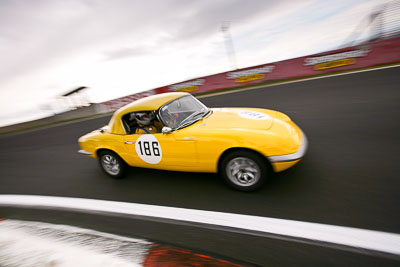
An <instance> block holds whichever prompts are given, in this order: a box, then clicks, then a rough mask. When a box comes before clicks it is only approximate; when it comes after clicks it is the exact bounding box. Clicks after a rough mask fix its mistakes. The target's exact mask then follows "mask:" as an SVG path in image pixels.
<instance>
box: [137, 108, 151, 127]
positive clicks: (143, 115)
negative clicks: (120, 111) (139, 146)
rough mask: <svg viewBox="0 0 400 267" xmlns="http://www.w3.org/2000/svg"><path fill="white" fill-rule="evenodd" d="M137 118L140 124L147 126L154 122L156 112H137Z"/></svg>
mask: <svg viewBox="0 0 400 267" xmlns="http://www.w3.org/2000/svg"><path fill="white" fill-rule="evenodd" d="M135 118H136V121H137V122H138V123H139V124H141V125H144V126H147V125H150V124H151V123H152V122H153V120H154V114H153V112H152V111H143V112H137V113H136V114H135Z"/></svg>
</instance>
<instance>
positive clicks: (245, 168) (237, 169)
mask: <svg viewBox="0 0 400 267" xmlns="http://www.w3.org/2000/svg"><path fill="white" fill-rule="evenodd" d="M220 172H221V174H222V176H223V177H224V179H225V181H226V182H227V184H228V185H229V186H231V187H233V188H235V189H237V190H240V191H253V190H256V189H258V188H260V187H261V186H262V185H263V184H264V183H265V181H266V180H267V176H268V174H269V170H268V166H267V164H266V162H265V161H264V160H263V158H261V156H259V155H258V154H256V153H254V152H252V151H247V150H238V151H233V152H231V153H229V154H227V155H226V156H225V157H224V158H223V159H222V161H221V165H220Z"/></svg>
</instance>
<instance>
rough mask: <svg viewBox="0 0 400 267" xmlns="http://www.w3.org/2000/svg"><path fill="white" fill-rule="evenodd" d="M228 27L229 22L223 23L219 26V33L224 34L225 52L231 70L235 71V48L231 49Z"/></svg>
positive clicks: (231, 43)
mask: <svg viewBox="0 0 400 267" xmlns="http://www.w3.org/2000/svg"><path fill="white" fill-rule="evenodd" d="M229 26H230V25H229V21H223V22H222V24H221V31H222V33H223V34H224V39H225V47H226V52H227V55H228V58H229V61H230V63H231V68H232V69H234V70H235V69H237V64H236V55H235V48H234V47H233V41H232V37H231V34H230V32H229Z"/></svg>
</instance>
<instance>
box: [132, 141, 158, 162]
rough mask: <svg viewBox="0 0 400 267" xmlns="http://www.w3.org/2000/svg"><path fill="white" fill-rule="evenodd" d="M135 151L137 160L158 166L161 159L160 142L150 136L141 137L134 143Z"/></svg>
mask: <svg viewBox="0 0 400 267" xmlns="http://www.w3.org/2000/svg"><path fill="white" fill-rule="evenodd" d="M135 150H136V153H137V155H138V156H139V158H141V159H142V160H143V161H145V162H147V163H150V164H158V163H159V162H160V161H161V159H162V149H161V145H160V142H158V140H157V138H156V137H155V136H154V135H152V134H143V135H141V136H140V137H139V138H138V139H137V140H136V143H135Z"/></svg>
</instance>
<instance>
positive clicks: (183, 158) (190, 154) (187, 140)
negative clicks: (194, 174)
mask: <svg viewBox="0 0 400 267" xmlns="http://www.w3.org/2000/svg"><path fill="white" fill-rule="evenodd" d="M124 144H125V148H126V152H127V158H128V164H129V165H132V166H137V167H146V168H155V169H165V170H177V171H179V170H182V171H185V170H191V169H192V168H193V167H195V166H196V163H197V155H196V144H195V139H194V137H193V136H186V135H185V133H184V132H181V130H178V131H176V132H172V133H168V134H165V133H155V134H131V135H126V136H124Z"/></svg>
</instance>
